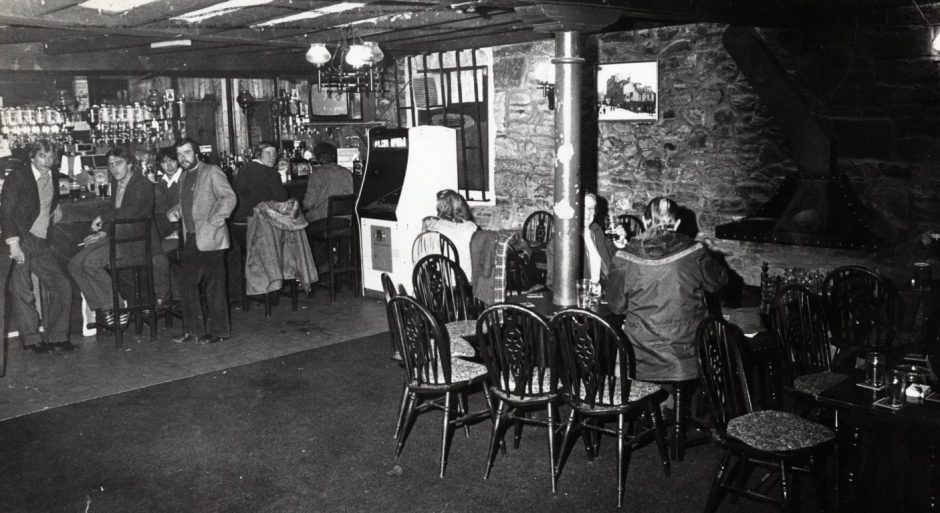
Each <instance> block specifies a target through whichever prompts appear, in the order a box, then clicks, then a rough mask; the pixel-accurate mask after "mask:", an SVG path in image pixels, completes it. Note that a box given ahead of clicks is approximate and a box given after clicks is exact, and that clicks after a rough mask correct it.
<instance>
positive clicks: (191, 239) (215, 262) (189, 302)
mask: <svg viewBox="0 0 940 513" xmlns="http://www.w3.org/2000/svg"><path fill="white" fill-rule="evenodd" d="M174 147H175V148H176V157H177V162H179V165H180V168H182V170H183V176H182V177H181V178H180V191H179V194H180V202H179V204H177V205H176V206H174V207H173V208H171V209H170V210H169V211H168V212H167V218H168V219H169V220H170V221H171V222H177V221H179V220H180V219H182V221H183V223H182V226H183V230H182V231H183V233H181V234H180V235H181V238H182V240H183V251H182V257H181V260H182V262H181V271H182V272H181V277H180V288H181V289H182V290H181V292H182V299H183V326H184V328H185V331H184V332H183V333H182V334H180V335H177V336H175V337H174V338H173V340H174V341H175V342H189V341H196V342H200V343H213V342H219V341H221V340H225V339H227V338H229V337H230V336H231V326H230V324H229V317H228V303H227V302H226V299H225V291H226V283H225V259H224V255H223V253H224V251H225V250H226V249H228V247H229V234H228V228H227V227H226V225H225V220H226V219H227V218H228V217H229V216H230V215H231V214H232V211H233V210H234V209H235V204H236V202H237V200H236V196H235V191H233V190H232V187H231V186H230V185H229V183H228V180H227V179H226V178H225V173H223V172H222V170H221V169H219V167H218V166H213V165H211V164H207V163H205V162H200V161H199V158H198V151H199V144H198V143H196V141H194V140H192V139H190V138H184V139H180V140H179V141H177V142H176V144H174ZM202 281H205V285H206V303H207V304H206V312H207V315H205V316H204V315H203V313H202V312H203V310H202V305H201V302H200V299H199V283H200V282H202Z"/></svg>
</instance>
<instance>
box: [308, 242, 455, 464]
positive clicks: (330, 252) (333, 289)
mask: <svg viewBox="0 0 940 513" xmlns="http://www.w3.org/2000/svg"><path fill="white" fill-rule="evenodd" d="M326 252H327V254H328V256H327V260H326V269H327V273H329V275H330V304H333V302H334V301H336V276H335V274H334V273H333V240H332V239H329V240H328V241H327V244H326ZM442 474H443V471H442ZM441 477H444V476H443V475H441Z"/></svg>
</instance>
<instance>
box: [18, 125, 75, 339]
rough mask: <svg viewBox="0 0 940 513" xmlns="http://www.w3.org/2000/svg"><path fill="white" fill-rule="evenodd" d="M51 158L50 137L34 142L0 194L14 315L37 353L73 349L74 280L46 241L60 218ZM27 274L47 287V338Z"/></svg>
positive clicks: (44, 316)
mask: <svg viewBox="0 0 940 513" xmlns="http://www.w3.org/2000/svg"><path fill="white" fill-rule="evenodd" d="M55 158H56V151H55V147H54V146H53V145H52V142H51V141H49V140H47V139H40V140H38V141H36V142H35V143H33V145H32V146H31V147H30V150H29V163H28V164H26V165H25V166H23V167H21V168H18V169H16V170H14V171H11V172H10V174H9V175H8V176H7V178H6V180H5V181H4V184H3V190H2V193H0V226H2V232H3V237H4V242H5V244H2V245H0V246H3V248H4V250H5V251H8V252H9V254H10V258H12V259H13V262H14V265H13V272H12V275H11V277H10V292H11V295H12V298H11V299H12V306H13V316H14V319H15V322H16V328H17V330H19V332H20V337H22V340H23V344H24V346H25V347H27V348H29V349H32V350H33V351H36V352H40V353H48V352H50V351H52V350H66V351H69V350H72V349H74V348H75V346H73V345H72V344H71V343H70V342H69V318H70V315H69V313H70V309H71V305H72V285H71V282H70V281H69V278H68V276H67V275H66V274H65V271H63V270H62V266H60V265H59V262H58V261H57V260H56V258H55V255H54V254H53V252H52V244H51V241H50V238H51V236H52V233H53V228H54V225H55V223H56V222H58V221H59V220H60V219H61V218H62V211H61V210H60V209H59V194H58V185H57V182H58V180H57V177H54V176H52V164H53V162H55ZM31 274H35V275H36V277H37V278H39V283H40V284H41V285H42V287H43V290H44V291H45V294H44V296H45V299H44V300H43V305H42V306H43V315H42V319H43V327H44V328H45V341H44V340H43V336H42V335H41V334H40V333H39V314H38V312H37V311H36V306H35V299H34V296H33V284H32V278H31V277H30V275H31Z"/></svg>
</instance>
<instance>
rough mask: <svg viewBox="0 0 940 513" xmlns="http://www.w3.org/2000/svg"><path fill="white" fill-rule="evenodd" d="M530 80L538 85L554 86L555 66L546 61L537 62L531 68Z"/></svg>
mask: <svg viewBox="0 0 940 513" xmlns="http://www.w3.org/2000/svg"><path fill="white" fill-rule="evenodd" d="M532 79H533V80H535V81H536V82H537V83H539V84H554V83H555V65H554V64H552V63H551V61H548V60H544V61H541V62H539V63H538V64H536V65H535V67H534V68H532Z"/></svg>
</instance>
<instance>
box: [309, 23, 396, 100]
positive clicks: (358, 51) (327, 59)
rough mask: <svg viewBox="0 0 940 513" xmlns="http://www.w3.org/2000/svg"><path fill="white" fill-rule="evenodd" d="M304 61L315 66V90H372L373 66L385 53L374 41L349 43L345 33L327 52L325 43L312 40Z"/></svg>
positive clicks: (337, 91) (374, 81)
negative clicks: (331, 49)
mask: <svg viewBox="0 0 940 513" xmlns="http://www.w3.org/2000/svg"><path fill="white" fill-rule="evenodd" d="M306 58H307V62H309V63H310V64H313V65H314V66H316V67H317V90H319V91H322V90H324V89H326V90H327V92H329V93H333V92H336V93H340V94H342V93H344V92H359V91H370V92H371V91H374V90H375V84H376V79H375V67H376V65H377V64H379V63H380V62H382V59H383V58H385V54H384V53H383V52H382V49H381V48H379V45H378V43H375V42H371V41H365V42H363V41H361V40H360V41H358V42H354V43H351V44H350V43H349V42H348V41H347V38H346V35H345V34H343V37H342V39H341V40H340V42H339V43H337V44H336V47H335V48H334V49H333V51H332V52H330V49H329V48H328V47H327V45H326V44H325V43H313V44H311V45H310V49H309V50H307V55H306Z"/></svg>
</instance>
